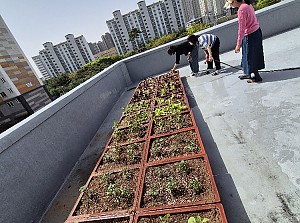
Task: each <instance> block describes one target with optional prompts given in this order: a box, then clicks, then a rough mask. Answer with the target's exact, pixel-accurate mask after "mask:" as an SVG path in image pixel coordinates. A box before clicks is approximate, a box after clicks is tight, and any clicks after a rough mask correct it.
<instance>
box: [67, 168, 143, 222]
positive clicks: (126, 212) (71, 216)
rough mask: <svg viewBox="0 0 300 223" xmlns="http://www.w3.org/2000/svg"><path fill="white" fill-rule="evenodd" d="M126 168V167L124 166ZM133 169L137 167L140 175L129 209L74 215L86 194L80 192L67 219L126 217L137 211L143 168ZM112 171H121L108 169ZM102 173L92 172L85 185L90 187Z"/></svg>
mask: <svg viewBox="0 0 300 223" xmlns="http://www.w3.org/2000/svg"><path fill="white" fill-rule="evenodd" d="M123 169H124V168H123ZM132 169H136V170H137V171H138V177H137V182H136V186H135V191H134V200H133V204H132V207H131V208H128V209H124V210H117V211H107V212H101V213H94V214H86V215H74V214H75V211H76V209H77V207H78V205H79V202H80V200H81V198H82V196H83V194H84V192H80V195H79V197H78V198H77V200H76V202H75V204H74V206H73V208H72V210H71V212H70V214H69V216H68V218H67V221H68V222H69V220H70V221H72V220H73V221H74V219H82V218H83V219H86V220H87V219H90V218H95V217H102V220H104V218H107V217H124V216H129V215H130V213H131V212H132V211H135V207H136V204H137V200H138V197H139V190H140V189H139V186H140V181H141V180H142V179H141V178H142V170H143V168H132ZM132 169H131V170H132ZM108 172H110V173H116V172H120V171H108ZM99 175H101V173H97V174H95V175H94V174H91V175H90V177H89V179H88V181H87V182H86V184H85V185H84V186H86V187H87V188H88V186H89V185H90V183H91V181H92V179H93V178H95V177H97V176H99Z"/></svg>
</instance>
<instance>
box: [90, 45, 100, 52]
mask: <svg viewBox="0 0 300 223" xmlns="http://www.w3.org/2000/svg"><path fill="white" fill-rule="evenodd" d="M89 47H90V49H91V51H92V54H93V55H95V54H97V53H100V49H99V46H98V44H97V43H89Z"/></svg>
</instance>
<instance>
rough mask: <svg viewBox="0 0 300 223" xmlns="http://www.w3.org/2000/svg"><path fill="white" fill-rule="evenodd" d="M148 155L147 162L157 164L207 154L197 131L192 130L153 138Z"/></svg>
mask: <svg viewBox="0 0 300 223" xmlns="http://www.w3.org/2000/svg"><path fill="white" fill-rule="evenodd" d="M147 154H148V155H147V157H146V160H147V162H156V161H158V160H160V161H161V160H163V161H166V160H167V161H171V160H172V159H173V158H182V159H183V158H186V157H187V156H190V155H195V154H197V155H205V154H206V152H205V149H204V146H203V144H202V140H201V138H200V135H199V132H198V131H197V129H190V130H185V131H181V132H178V133H167V134H164V135H162V136H160V137H151V139H150V146H149V150H147Z"/></svg>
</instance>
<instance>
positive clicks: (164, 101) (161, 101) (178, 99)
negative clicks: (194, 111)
mask: <svg viewBox="0 0 300 223" xmlns="http://www.w3.org/2000/svg"><path fill="white" fill-rule="evenodd" d="M171 103H180V104H181V105H185V106H187V104H186V102H185V101H184V97H183V94H182V95H181V94H178V95H177V94H176V95H175V94H173V95H171V96H170V97H166V98H156V99H155V107H161V106H165V105H169V104H171Z"/></svg>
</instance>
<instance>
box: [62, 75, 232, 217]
mask: <svg viewBox="0 0 300 223" xmlns="http://www.w3.org/2000/svg"><path fill="white" fill-rule="evenodd" d="M80 191H81V193H80V196H79V198H78V199H77V201H76V203H75V205H74V207H73V209H72V211H71V213H70V215H69V217H68V219H67V220H66V222H99V223H101V222H102V223H103V222H104V223H106V222H110V223H123V222H126V223H132V222H143V223H148V222H149V223H155V222H187V221H188V219H189V217H197V216H201V217H202V218H208V219H209V222H210V223H211V222H215V223H226V222H227V220H226V217H225V213H224V210H223V207H222V205H221V203H220V197H219V194H218V190H217V187H216V184H215V181H214V178H213V175H212V171H211V167H210V164H209V160H208V158H207V155H206V152H205V149H204V146H203V144H202V140H201V137H200V133H199V130H198V128H197V125H196V122H195V119H194V116H193V113H192V111H191V109H190V107H189V104H188V100H187V97H186V93H185V90H184V87H183V84H182V82H181V79H180V76H179V74H178V73H176V74H166V75H162V76H159V77H156V78H149V79H146V80H144V81H142V82H141V83H139V85H138V86H137V88H136V90H135V92H134V94H133V96H132V98H131V100H130V102H129V104H128V105H127V107H126V108H125V109H124V112H123V114H122V117H121V118H120V120H119V122H118V123H116V124H115V125H114V132H113V134H112V136H111V138H110V140H109V141H108V143H107V145H106V147H105V149H104V152H103V154H102V155H101V157H100V159H99V161H98V162H97V164H96V166H95V168H94V170H93V173H92V174H91V176H90V177H89V179H88V181H87V183H86V185H85V186H83V187H81V188H80Z"/></svg>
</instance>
